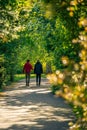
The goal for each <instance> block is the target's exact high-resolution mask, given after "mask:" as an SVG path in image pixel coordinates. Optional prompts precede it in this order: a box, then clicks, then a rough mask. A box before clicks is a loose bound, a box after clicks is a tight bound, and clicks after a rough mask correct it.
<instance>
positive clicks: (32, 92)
mask: <svg viewBox="0 0 87 130" xmlns="http://www.w3.org/2000/svg"><path fill="white" fill-rule="evenodd" d="M73 119H74V115H73V114H72V110H71V109H70V107H69V105H68V104H67V103H66V102H65V101H64V100H63V99H62V98H59V97H55V96H53V95H52V94H51V92H50V89H49V83H48V81H47V80H46V79H43V80H42V85H41V86H40V87H36V86H35V79H32V80H31V83H30V86H29V87H26V86H25V82H24V80H22V81H20V82H19V83H16V84H15V85H14V88H11V89H8V90H7V91H6V92H5V96H4V97H0V130H68V122H70V121H72V120H73Z"/></svg>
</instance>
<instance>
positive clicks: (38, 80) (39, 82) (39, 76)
mask: <svg viewBox="0 0 87 130" xmlns="http://www.w3.org/2000/svg"><path fill="white" fill-rule="evenodd" d="M40 84H41V74H36V85H39V86H40Z"/></svg>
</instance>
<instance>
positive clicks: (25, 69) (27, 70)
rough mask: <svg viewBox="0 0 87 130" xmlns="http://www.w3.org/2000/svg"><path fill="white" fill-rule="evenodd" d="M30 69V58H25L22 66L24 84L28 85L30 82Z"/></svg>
mask: <svg viewBox="0 0 87 130" xmlns="http://www.w3.org/2000/svg"><path fill="white" fill-rule="evenodd" d="M31 70H33V67H32V65H31V64H30V60H27V62H26V63H25V64H24V67H23V73H25V77H26V86H29V83H30V72H31Z"/></svg>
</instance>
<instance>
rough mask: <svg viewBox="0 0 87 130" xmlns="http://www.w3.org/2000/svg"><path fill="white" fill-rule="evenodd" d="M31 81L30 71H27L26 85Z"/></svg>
mask: <svg viewBox="0 0 87 130" xmlns="http://www.w3.org/2000/svg"><path fill="white" fill-rule="evenodd" d="M29 83H30V73H26V86H29Z"/></svg>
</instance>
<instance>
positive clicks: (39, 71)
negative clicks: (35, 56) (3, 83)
mask: <svg viewBox="0 0 87 130" xmlns="http://www.w3.org/2000/svg"><path fill="white" fill-rule="evenodd" d="M32 70H34V73H35V74H36V85H37V86H40V84H41V74H42V73H43V67H42V64H41V63H40V61H39V60H37V62H36V63H35V65H34V68H33V66H32V65H31V63H30V60H27V62H26V63H25V64H24V66H23V73H25V78H26V86H29V83H30V73H31V71H32Z"/></svg>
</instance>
